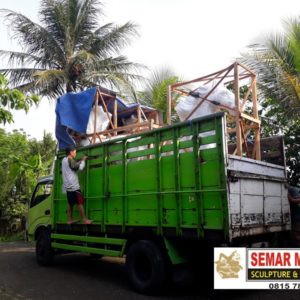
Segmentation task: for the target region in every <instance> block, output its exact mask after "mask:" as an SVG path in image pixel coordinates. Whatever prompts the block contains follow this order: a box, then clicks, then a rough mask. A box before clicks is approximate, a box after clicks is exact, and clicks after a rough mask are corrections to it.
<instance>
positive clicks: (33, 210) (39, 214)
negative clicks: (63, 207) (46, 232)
mask: <svg viewBox="0 0 300 300" xmlns="http://www.w3.org/2000/svg"><path fill="white" fill-rule="evenodd" d="M52 187H53V181H52V180H48V181H41V182H39V183H38V184H37V186H36V187H35V189H34V192H33V195H32V197H31V201H30V205H29V210H28V217H27V231H28V236H29V239H30V240H32V239H34V235H35V231H36V229H37V228H38V227H40V226H48V225H50V223H51V204H52V201H51V193H52Z"/></svg>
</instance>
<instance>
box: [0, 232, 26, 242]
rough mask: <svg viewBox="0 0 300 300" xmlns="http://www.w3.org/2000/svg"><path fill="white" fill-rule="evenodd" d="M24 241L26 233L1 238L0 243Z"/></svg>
mask: <svg viewBox="0 0 300 300" xmlns="http://www.w3.org/2000/svg"><path fill="white" fill-rule="evenodd" d="M16 241H24V232H18V233H14V234H11V235H4V236H0V243H5V242H16Z"/></svg>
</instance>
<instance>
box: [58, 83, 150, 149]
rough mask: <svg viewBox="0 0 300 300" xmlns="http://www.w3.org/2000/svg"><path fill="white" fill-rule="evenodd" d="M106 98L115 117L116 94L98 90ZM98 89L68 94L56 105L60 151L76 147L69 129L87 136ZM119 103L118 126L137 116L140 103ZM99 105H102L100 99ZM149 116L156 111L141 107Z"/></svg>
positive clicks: (106, 102)
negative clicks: (123, 121)
mask: <svg viewBox="0 0 300 300" xmlns="http://www.w3.org/2000/svg"><path fill="white" fill-rule="evenodd" d="M98 89H99V90H100V91H102V92H103V93H106V96H102V99H103V100H104V102H105V104H106V106H107V110H108V111H109V112H110V113H111V114H112V115H113V111H114V99H115V97H116V94H115V93H114V92H112V91H109V90H107V89H103V88H98ZM96 91H97V88H90V89H87V90H86V91H84V92H80V93H67V94H65V95H63V96H61V97H60V98H59V99H58V100H57V103H56V108H55V113H56V128H55V135H56V138H57V140H58V147H59V150H62V149H65V148H66V147H67V146H69V145H73V146H76V143H75V141H74V140H73V138H72V137H71V136H70V135H69V134H68V129H72V130H74V131H76V132H78V133H81V134H85V133H86V129H87V124H88V121H89V116H90V112H91V109H92V106H93V104H94V99H95V95H96ZM116 99H117V102H118V106H117V107H118V124H122V121H121V119H123V118H125V119H126V118H130V117H131V115H136V114H137V107H138V105H139V104H138V103H133V104H127V103H126V102H124V101H123V100H122V99H120V98H116ZM98 103H99V104H100V105H102V100H101V98H100V97H99V99H98ZM141 107H142V109H143V111H144V113H145V114H146V115H147V114H148V113H150V112H152V111H153V110H154V109H153V108H150V107H147V106H143V105H142V106H141Z"/></svg>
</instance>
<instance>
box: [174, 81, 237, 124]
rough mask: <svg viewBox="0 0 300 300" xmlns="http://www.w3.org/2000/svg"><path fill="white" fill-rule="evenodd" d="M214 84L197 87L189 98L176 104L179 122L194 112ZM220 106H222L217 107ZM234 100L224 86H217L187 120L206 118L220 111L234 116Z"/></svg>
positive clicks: (232, 95)
mask: <svg viewBox="0 0 300 300" xmlns="http://www.w3.org/2000/svg"><path fill="white" fill-rule="evenodd" d="M214 86H215V83H212V84H207V85H202V86H200V87H198V88H197V89H196V90H195V91H193V92H192V93H191V95H190V96H188V97H186V98H184V99H182V100H181V101H179V102H178V104H177V105H176V107H175V110H176V112H177V114H178V116H179V118H180V120H181V121H184V120H185V119H186V118H187V117H188V116H189V114H190V113H191V112H192V111H193V110H194V108H195V107H196V106H197V105H198V104H199V102H201V101H202V99H203V98H204V97H205V96H206V95H207V94H208V93H209V92H210V91H211V90H212V89H213V87H214ZM219 105H222V106H219ZM234 107H235V99H234V94H233V93H232V92H231V91H229V90H228V89H227V88H226V87H225V86H224V85H221V84H220V85H218V86H217V88H216V89H215V90H214V91H213V92H212V93H211V94H210V95H209V97H208V98H207V100H205V101H203V103H202V104H201V105H200V106H199V107H198V108H197V109H196V110H195V112H194V113H193V114H192V115H191V116H190V117H189V118H188V119H194V118H197V117H201V116H207V115H210V114H213V113H215V112H218V111H220V109H224V110H226V108H228V112H229V113H230V114H231V115H234V111H233V110H231V109H234Z"/></svg>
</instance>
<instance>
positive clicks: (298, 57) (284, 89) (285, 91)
mask: <svg viewBox="0 0 300 300" xmlns="http://www.w3.org/2000/svg"><path fill="white" fill-rule="evenodd" d="M284 25H285V26H284V32H283V33H277V34H273V35H271V36H270V37H269V38H267V39H266V42H265V43H264V44H263V45H258V44H256V45H252V47H251V51H250V52H248V53H245V54H243V57H242V59H241V60H242V63H243V64H245V65H248V66H249V67H250V68H251V69H253V70H254V71H256V73H257V75H258V82H257V83H258V88H259V90H260V92H261V94H262V96H263V99H264V101H263V105H264V106H269V107H268V108H267V109H269V110H270V109H271V114H270V115H272V114H274V111H276V114H277V119H278V117H279V119H281V120H283V119H284V118H287V117H288V118H289V119H291V118H293V119H297V118H298V117H299V115H300V81H299V79H300V17H298V18H294V19H289V20H287V21H285V22H284ZM270 106H272V107H271V108H270Z"/></svg>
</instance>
